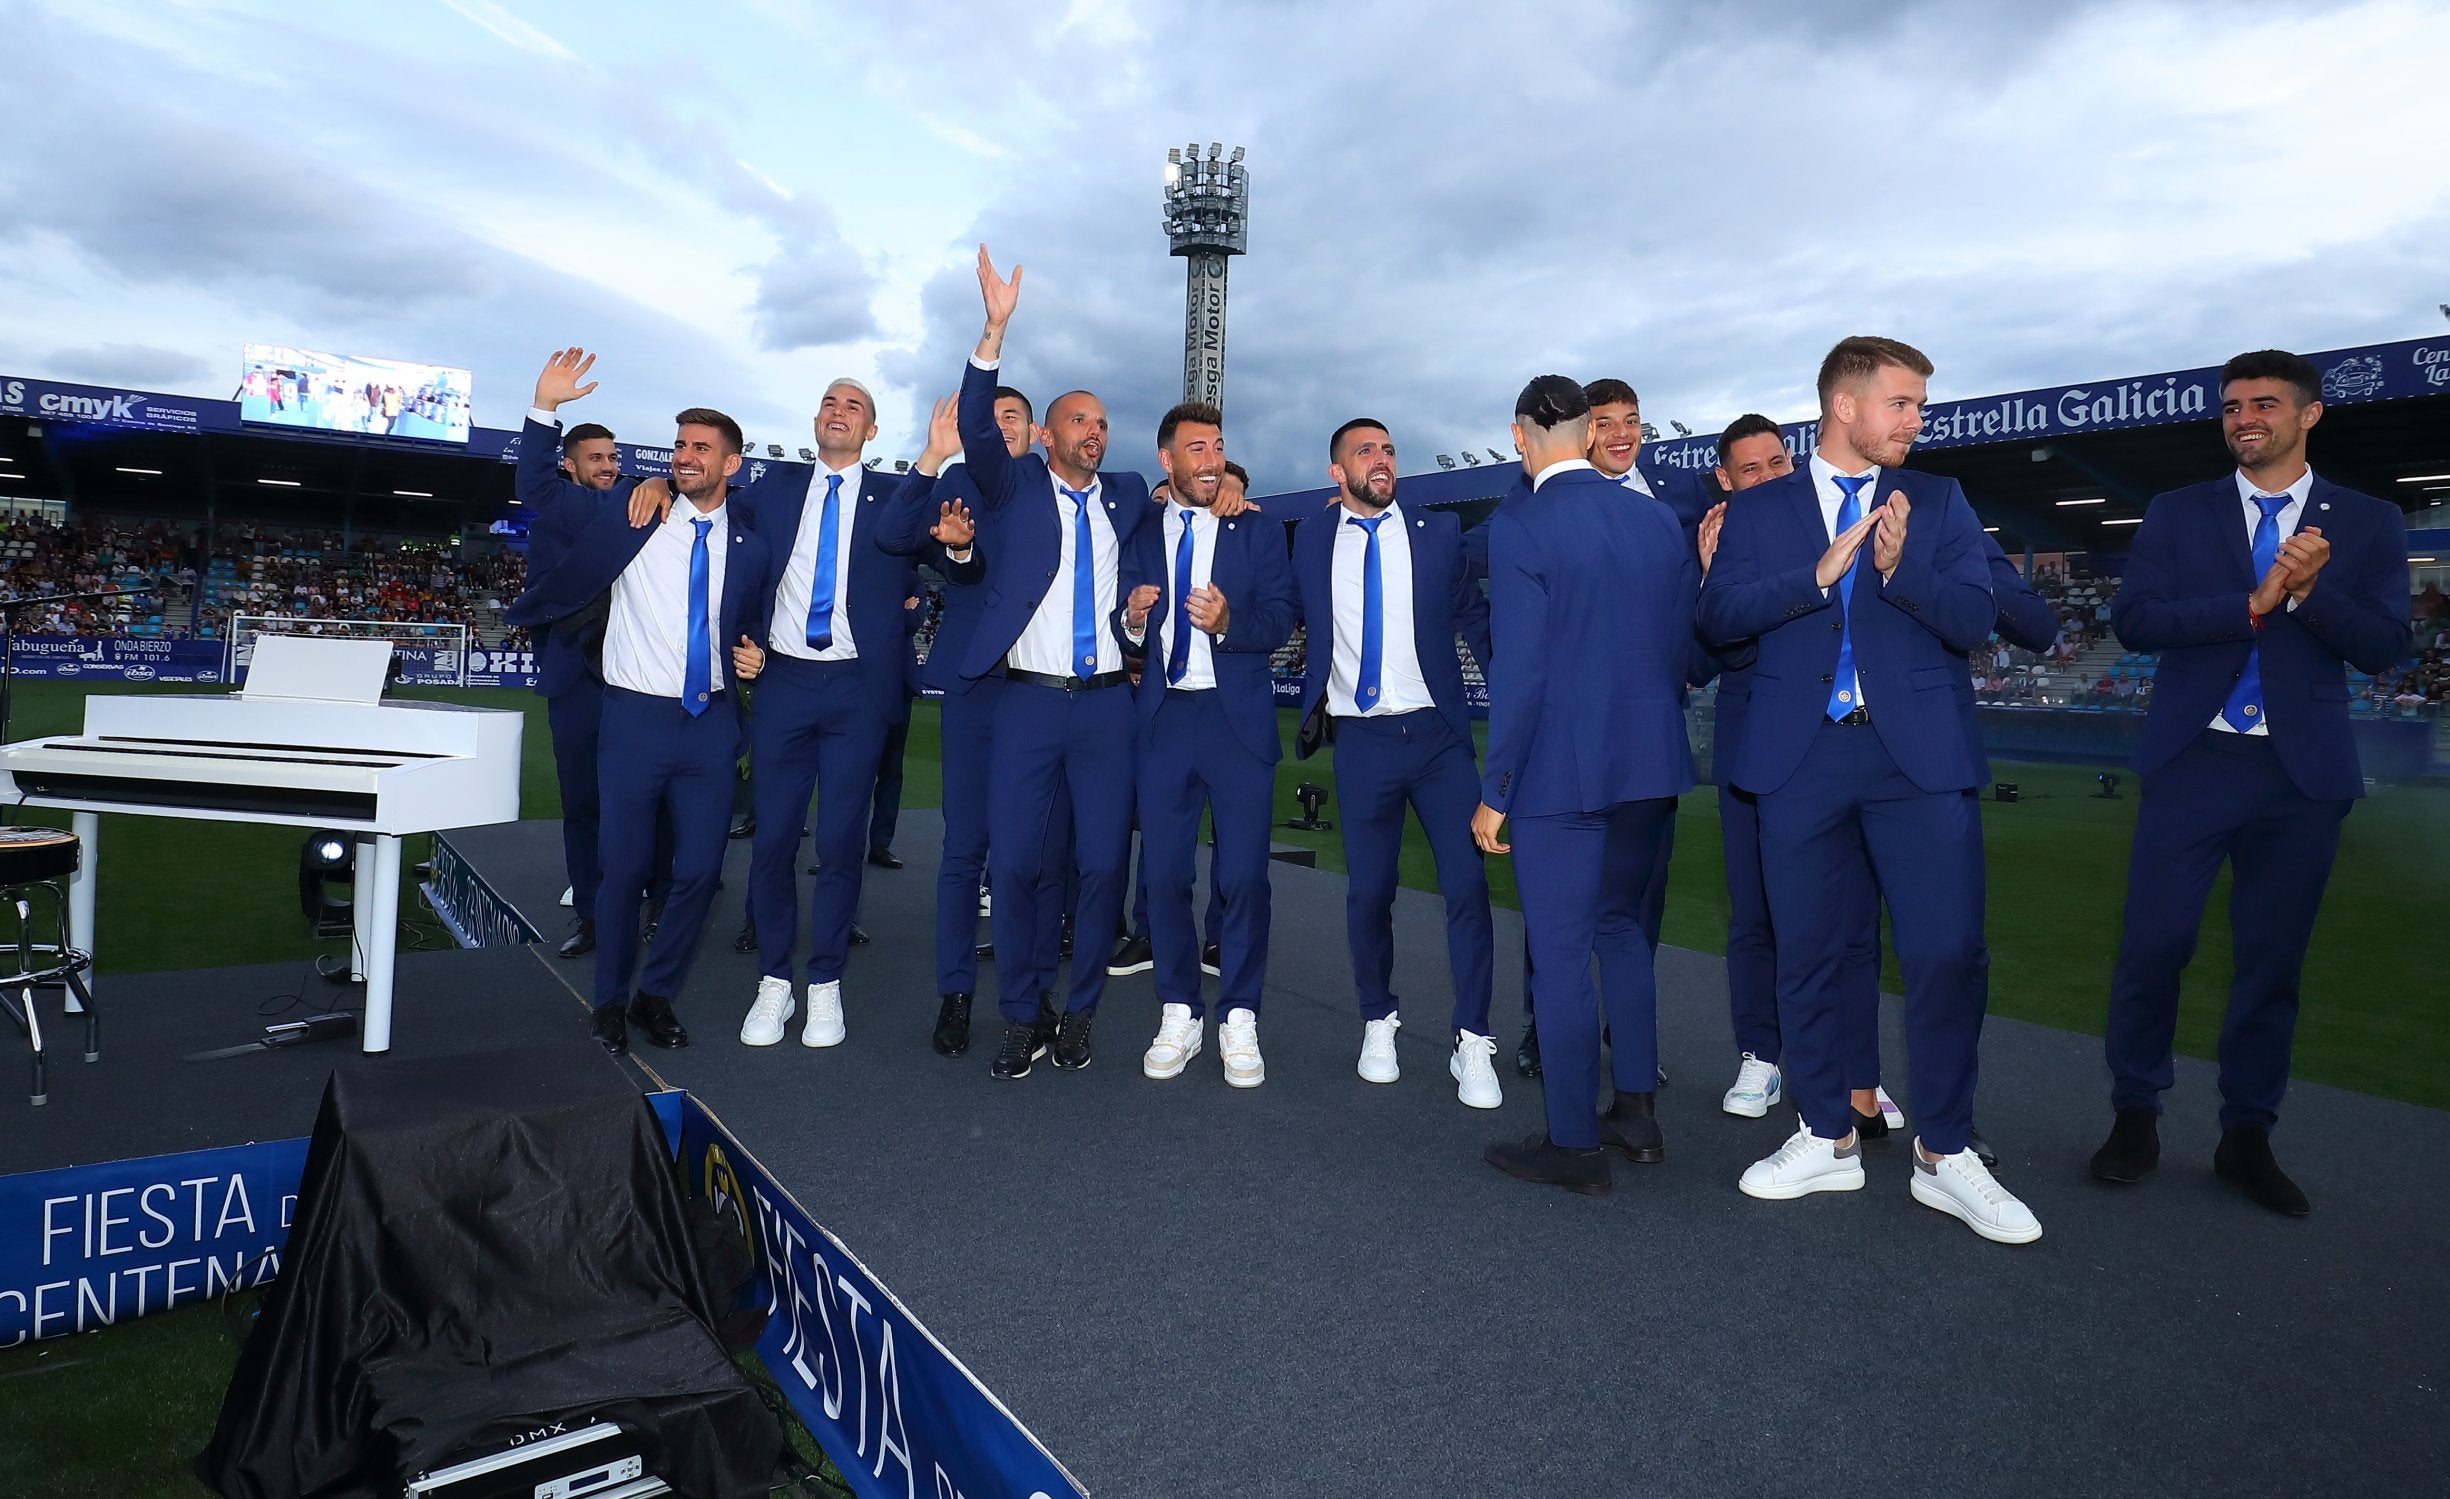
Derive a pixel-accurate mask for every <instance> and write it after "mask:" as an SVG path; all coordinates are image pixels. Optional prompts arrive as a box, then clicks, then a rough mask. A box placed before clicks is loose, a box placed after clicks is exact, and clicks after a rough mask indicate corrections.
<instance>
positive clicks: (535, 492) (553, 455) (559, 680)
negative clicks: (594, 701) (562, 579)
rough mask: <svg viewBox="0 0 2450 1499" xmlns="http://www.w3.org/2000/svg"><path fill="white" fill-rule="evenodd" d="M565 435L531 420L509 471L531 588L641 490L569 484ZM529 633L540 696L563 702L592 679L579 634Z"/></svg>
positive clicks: (630, 484) (541, 629)
mask: <svg viewBox="0 0 2450 1499" xmlns="http://www.w3.org/2000/svg"><path fill="white" fill-rule="evenodd" d="M561 432H562V429H561V428H560V427H559V426H547V425H546V424H545V423H543V422H539V421H537V420H536V419H534V418H533V417H530V418H529V419H528V420H527V421H526V422H524V423H522V424H521V426H520V428H519V457H518V461H517V463H516V464H515V466H514V467H513V468H512V470H511V491H512V493H513V494H515V495H517V496H518V499H519V503H520V504H521V505H523V506H525V507H526V509H527V513H528V531H527V576H528V583H529V586H531V587H532V586H534V584H535V581H536V580H537V579H538V578H541V577H543V576H544V575H545V574H547V573H549V572H551V571H553V569H554V568H556V567H558V566H559V565H560V564H561V560H562V558H564V557H566V556H568V555H569V552H570V543H571V541H572V540H573V539H574V538H575V537H576V536H577V535H578V533H579V531H580V530H581V529H583V528H584V527H585V526H586V524H587V522H588V520H589V519H591V518H592V517H593V516H594V515H595V513H596V512H597V511H599V510H608V509H609V510H620V509H626V508H627V506H628V501H629V496H630V491H631V490H633V489H636V488H637V487H638V481H637V480H635V479H631V478H623V479H621V480H619V481H618V482H616V483H615V484H614V485H613V487H612V488H611V489H610V490H599V489H589V488H587V487H586V486H585V485H582V484H573V483H571V482H570V480H569V479H567V478H565V477H563V475H562V471H561V462H560V460H561ZM529 633H530V634H531V635H532V636H533V637H534V639H535V642H536V691H537V692H538V694H540V695H541V696H544V697H548V698H554V697H560V696H562V695H563V694H565V693H567V692H568V691H569V690H570V689H571V688H573V687H576V686H577V685H578V684H579V682H580V681H581V680H582V679H583V678H586V677H589V676H592V675H594V672H595V668H594V665H593V663H591V662H590V661H589V660H588V659H587V642H586V641H585V640H584V639H583V638H580V636H579V635H578V634H576V633H575V632H571V631H562V630H555V629H554V628H553V627H552V625H551V624H550V623H545V624H540V625H536V626H534V627H533V628H532V629H531V630H530V631H529Z"/></svg>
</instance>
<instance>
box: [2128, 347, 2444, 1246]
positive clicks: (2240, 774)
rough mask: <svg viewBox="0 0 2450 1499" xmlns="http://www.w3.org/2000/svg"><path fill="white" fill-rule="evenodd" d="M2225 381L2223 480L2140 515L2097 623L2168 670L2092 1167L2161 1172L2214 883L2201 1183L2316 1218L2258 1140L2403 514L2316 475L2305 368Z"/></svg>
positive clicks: (2146, 776)
mask: <svg viewBox="0 0 2450 1499" xmlns="http://www.w3.org/2000/svg"><path fill="white" fill-rule="evenodd" d="M2220 382H2221V395H2220V401H2221V405H2220V428H2221V436H2222V437H2223V438H2224V439H2225V440H2226V441H2227V443H2228V445H2229V451H2230V453H2231V454H2233V455H2234V456H2235V457H2236V459H2237V469H2236V471H2235V472H2233V473H2229V474H2224V475H2222V476H2221V477H2220V478H2218V479H2214V480H2212V481H2210V482H2209V483H2204V484H2197V485H2192V486H2190V487H2188V488H2185V489H2177V490H2172V491H2170V492H2169V493H2167V494H2164V495H2161V496H2160V497H2158V498H2157V499H2155V500H2154V501H2153V502H2152V504H2151V507H2150V508H2149V509H2147V510H2146V511H2145V512H2144V524H2143V525H2142V526H2141V527H2139V528H2138V529H2137V531H2136V534H2135V549H2134V551H2133V552H2132V553H2130V554H2129V556H2128V559H2127V571H2126V576H2125V577H2124V578H2123V579H2122V580H2121V581H2120V584H2119V589H2118V595H2117V597H2116V598H2115V599H2113V600H2112V601H2111V605H2110V619H2111V623H2112V625H2113V626H2114V627H2115V628H2116V629H2117V631H2118V638H2119V641H2120V642H2121V643H2122V644H2124V645H2125V646H2126V648H2127V649H2129V650H2131V651H2154V652H2158V653H2160V657H2161V664H2160V668H2159V670H2158V672H2157V673H2156V674H2155V676H2154V680H2153V689H2152V707H2151V709H2150V710H2149V712H2148V714H2147V716H2146V718H2145V720H2144V735H2143V742H2142V744H2141V746H2140V747H2139V748H2138V750H2137V754H2136V769H2137V771H2138V772H2139V773H2140V774H2141V775H2142V777H2143V801H2142V805H2141V806H2140V807H2139V808H2138V809H2137V812H2136V819H2135V845H2134V850H2133V854H2132V857H2131V858H2130V860H2129V862H2128V866H2127V910H2126V930H2125V933H2124V935H2123V936H2122V937H2121V939H2120V941H2119V948H2118V967H2117V970H2116V972H2115V973H2114V974H2113V975H2112V977H2111V980H2110V1020H2109V1031H2108V1036H2107V1038H2106V1041H2105V1043H2104V1049H2105V1051H2106V1052H2107V1054H2108V1057H2109V1063H2110V1078H2111V1086H2110V1102H2111V1106H2112V1107H2113V1108H2114V1109H2115V1110H2116V1111H2117V1117H2116V1121H2115V1123H2114V1124H2113V1125H2112V1127H2111V1130H2110V1137H2109V1139H2108V1141H2107V1142H2106V1143H2104V1144H2103V1145H2102V1147H2101V1149H2100V1151H2099V1152H2097V1153H2096V1154H2095V1155H2094V1157H2093V1163H2092V1164H2093V1174H2094V1175H2095V1176H2098V1177H2101V1178H2102V1179H2104V1180H2106V1181H2114V1182H2130V1183H2131V1182H2137V1181H2141V1180H2142V1179H2143V1178H2144V1176H2145V1175H2146V1174H2147V1173H2149V1172H2150V1171H2151V1170H2152V1168H2153V1167H2154V1166H2155V1165H2156V1164H2158V1163H2159V1160H2160V1154H2161V1142H2160V1114H2161V1095H2162V1094H2163V1093H2165V1092H2167V1091H2168V1090H2169V1087H2170V1085H2171V1083H2172V1081H2173V1067H2172V1063H2171V1058H2170V1047H2171V1039H2172V1037H2173V1035H2174V1034H2175V1032H2176V1029H2177V1021H2178V981H2179V976H2180V975H2181V974H2182V973H2183V972H2184V971H2185V969H2186V965H2187V962H2188V960H2189V959H2190V958H2192V957H2193V956H2194V952H2195V934H2196V929H2197V927H2198V925H2199V924H2200V923H2201V921H2202V919H2203V903H2204V900H2205V898H2206V897H2207V896H2208V895H2209V894H2210V892H2211V887H2212V878H2213V876H2214V875H2216V874H2217V873H2219V870H2220V866H2221V864H2222V863H2223V862H2226V863H2227V864H2228V865H2229V868H2230V874H2231V879H2232V887H2231V892H2230V897H2229V916H2230V926H2231V930H2232V932H2233V934H2234V935H2233V941H2234V944H2235V955H2236V977H2235V978H2234V979H2233V980H2232V981H2231V983H2230V986H2229V1009H2228V1018H2227V1021H2226V1022H2225V1023H2224V1024H2223V1025H2222V1027H2221V1032H2220V1096H2221V1107H2220V1125H2221V1136H2220V1146H2219V1149H2218V1150H2217V1151H2216V1152H2215V1154H2214V1155H2213V1157H2212V1164H2213V1167H2214V1169H2215V1170H2217V1171H2218V1172H2219V1173H2220V1174H2221V1175H2222V1176H2224V1177H2227V1178H2228V1179H2230V1180H2231V1181H2234V1182H2236V1183H2237V1184H2238V1186H2239V1187H2240V1188H2242V1189H2243V1190H2244V1191H2245V1192H2246V1194H2247V1195H2248V1196H2249V1197H2251V1198H2253V1199H2254V1200H2255V1201H2256V1202H2258V1203H2261V1204H2262V1205H2263V1206H2265V1207H2267V1208H2270V1209H2272V1210H2273V1211H2275V1212H2280V1213H2287V1214H2291V1215H2299V1214H2303V1213H2306V1212H2308V1211H2310V1207H2309V1204H2308V1203H2307V1200H2306V1196H2305V1193H2304V1192H2303V1191H2302V1190H2300V1189H2299V1188H2298V1186H2297V1184H2296V1183H2295V1182H2293V1181H2291V1180H2290V1179H2289V1178H2288V1176H2287V1174H2286V1173H2284V1172H2283V1171H2281V1169H2280V1166H2279V1163H2278V1162H2277V1161H2275V1160H2274V1159H2273V1158H2272V1153H2271V1130H2272V1127H2273V1126H2274V1125H2275V1124H2277V1123H2278V1122H2279V1118H2280V1100H2281V1098H2282V1097H2283V1096H2284V1095H2285V1094H2286V1093H2287V1091H2288V1071H2289V1052H2290V1046H2291V1043H2292V1042H2293V1040H2294V1038H2295V1035H2296V1028H2297V1002H2298V994H2297V985H2298V979H2299V975H2300V974H2301V972H2302V971H2303V968H2304V966H2305V949H2306V944H2307V942H2308V941H2309V939H2310V938H2311V937H2312V935H2313V930H2314V917H2315V914H2316V913H2317V912H2318V911H2319V910H2320V909H2321V907H2322V892H2323V886H2324V885H2325V883H2326V882H2327V881H2328V880H2329V879H2330V874H2331V861H2332V858H2333V856H2334V855H2336V854H2337V853H2338V851H2339V832H2340V824H2341V823H2342V822H2343V821H2344V820H2346V818H2347V815H2348V809H2349V808H2350V807H2351V806H2352V805H2354V803H2355V802H2356V799H2357V798H2358V797H2360V796H2363V795H2364V794H2365V783H2364V778H2363V776H2362V774H2361V772H2360V770H2359V767H2358V763H2357V755H2356V741H2355V738H2354V737H2353V736H2352V734H2351V733H2350V730H2349V725H2348V681H2347V672H2348V669H2349V668H2350V667H2354V668H2355V669H2356V670H2358V671H2362V672H2367V673H2379V672H2383V671H2388V670H2389V669H2390V668H2391V667H2393V666H2395V665H2397V664H2398V663H2399V662H2400V661H2402V660H2403V659H2405V658H2406V656H2407V653H2408V650H2409V647H2410V644H2411V634H2410V630H2409V626H2408V589H2407V527H2406V523H2405V521H2404V519H2403V518H2402V517H2401V515H2400V512H2399V510H2398V507H2396V506H2394V505H2390V504H2387V503H2385V502H2383V501H2381V500H2377V499H2374V498H2372V497H2371V496H2369V495H2363V494H2359V493H2357V492H2356V491H2354V490H2351V489H2343V488H2341V487H2340V486H2339V485H2336V484H2333V483H2331V482H2330V481H2329V480H2327V479H2324V478H2322V477H2320V476H2319V475H2317V474H2316V473H2315V472H2314V471H2313V470H2312V469H2311V468H2309V467H2308V466H2307V464H2306V452H2305V450H2306V436H2307V434H2308V433H2310V432H2311V431H2313V429H2314V424H2315V423H2316V422H2318V421H2320V420H2321V419H2322V400H2321V395H2322V378H2321V375H2320V374H2319V372H2317V371H2316V370H2315V368H2314V366H2313V365H2312V364H2311V363H2309V362H2307V361H2306V360H2304V359H2302V358H2300V357H2298V356H2297V355H2295V354H2289V353H2284V352H2281V351H2279V350H2276V349H2265V350H2262V351H2260V352H2257V353H2251V354H2240V355H2238V356H2237V357H2236V358H2235V359H2232V360H2230V361H2229V362H2228V363H2227V364H2226V365H2224V366H2223V367H2222V369H2221V372H2220Z"/></svg>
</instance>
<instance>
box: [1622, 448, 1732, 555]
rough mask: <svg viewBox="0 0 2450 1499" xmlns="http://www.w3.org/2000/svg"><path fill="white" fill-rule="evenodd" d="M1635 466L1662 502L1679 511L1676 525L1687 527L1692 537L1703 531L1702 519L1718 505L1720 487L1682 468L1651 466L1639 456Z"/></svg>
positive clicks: (1687, 531)
mask: <svg viewBox="0 0 2450 1499" xmlns="http://www.w3.org/2000/svg"><path fill="white" fill-rule="evenodd" d="M1633 466H1634V468H1635V469H1637V470H1639V471H1640V473H1641V475H1642V482H1643V483H1645V484H1648V485H1649V486H1650V492H1651V494H1653V495H1654V496H1656V497H1657V498H1658V500H1659V503H1661V504H1663V505H1665V506H1666V507H1667V508H1668V509H1670V510H1673V511H1674V512H1676V524H1678V525H1679V526H1682V527H1683V528H1684V531H1685V534H1686V535H1687V536H1688V537H1689V536H1691V535H1692V534H1693V532H1694V531H1695V530H1697V529H1699V527H1700V526H1701V518H1702V517H1703V516H1705V515H1708V514H1709V513H1710V507H1711V506H1712V505H1715V504H1717V503H1718V490H1717V488H1716V487H1715V486H1713V485H1711V484H1709V483H1708V482H1706V481H1704V480H1703V479H1701V478H1699V477H1698V476H1696V475H1693V474H1688V473H1686V472H1685V471H1684V470H1682V469H1676V468H1651V467H1648V466H1646V465H1645V464H1644V463H1643V462H1642V460H1641V456H1640V455H1639V454H1636V455H1635V457H1634V462H1633Z"/></svg>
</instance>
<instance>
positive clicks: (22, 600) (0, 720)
mask: <svg viewBox="0 0 2450 1499" xmlns="http://www.w3.org/2000/svg"><path fill="white" fill-rule="evenodd" d="M152 591H153V590H152V589H150V588H104V589H99V590H97V591H95V592H93V593H23V594H19V595H18V596H17V597H15V598H13V599H0V744H6V743H8V742H9V733H8V729H9V710H10V708H11V706H12V705H13V702H14V694H13V693H12V690H11V689H12V688H13V687H14V685H15V683H16V679H17V616H18V612H19V611H20V610H23V609H27V608H31V607H32V606H34V605H36V604H90V603H94V602H97V601H99V600H102V599H126V598H141V597H143V596H144V595H146V594H149V593H151V592H152ZM7 821H8V809H7V808H6V807H0V824H5V823H7Z"/></svg>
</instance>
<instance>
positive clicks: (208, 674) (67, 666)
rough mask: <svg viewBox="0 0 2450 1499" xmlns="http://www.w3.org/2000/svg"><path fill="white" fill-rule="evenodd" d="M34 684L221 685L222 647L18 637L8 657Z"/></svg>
mask: <svg viewBox="0 0 2450 1499" xmlns="http://www.w3.org/2000/svg"><path fill="white" fill-rule="evenodd" d="M9 659H10V662H11V664H12V666H13V668H14V670H15V672H16V674H17V675H18V676H20V677H25V678H28V679H31V680H35V681H50V680H53V679H59V680H76V679H82V680H85V681H104V682H219V681H220V680H221V642H220V641H218V640H167V639H164V638H162V637H160V636H156V635H20V636H18V637H17V642H16V644H15V646H14V647H12V649H11V652H10V657H9Z"/></svg>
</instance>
